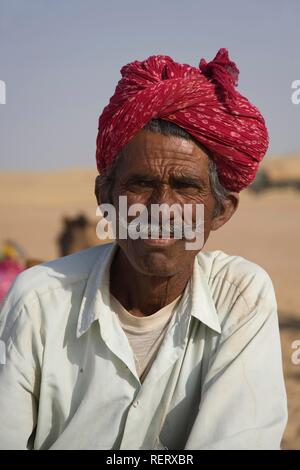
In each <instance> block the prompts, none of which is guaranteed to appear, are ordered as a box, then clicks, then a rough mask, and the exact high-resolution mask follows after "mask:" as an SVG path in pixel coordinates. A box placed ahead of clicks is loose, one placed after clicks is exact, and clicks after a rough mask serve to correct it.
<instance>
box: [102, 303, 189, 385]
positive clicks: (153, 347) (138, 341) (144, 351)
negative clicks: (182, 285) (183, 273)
mask: <svg viewBox="0 0 300 470" xmlns="http://www.w3.org/2000/svg"><path fill="white" fill-rule="evenodd" d="M180 297H181V295H180V296H178V297H177V298H176V299H175V300H173V302H171V303H170V304H168V305H165V306H164V307H163V308H161V309H160V310H158V311H157V312H155V313H153V315H148V316H147V317H136V316H134V315H132V314H131V313H129V312H128V310H126V309H125V308H124V307H123V305H122V304H121V303H120V302H119V301H118V300H117V299H116V298H115V297H114V296H113V295H112V294H110V304H111V310H112V311H113V312H115V314H116V315H117V316H118V319H119V321H120V324H121V326H122V328H123V331H124V332H125V334H126V336H127V338H128V341H129V344H130V346H131V347H132V351H133V355H134V360H135V365H136V369H137V372H138V375H139V377H140V380H141V382H142V381H143V380H144V378H145V376H146V374H147V372H148V370H149V369H150V366H151V364H152V362H153V360H154V359H155V356H156V353H157V352H158V349H159V347H160V345H161V343H162V340H163V338H164V335H165V333H166V330H167V327H168V324H169V322H170V320H171V318H172V315H173V313H174V311H175V306H176V305H177V302H178V301H179V299H180Z"/></svg>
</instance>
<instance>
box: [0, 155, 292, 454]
mask: <svg viewBox="0 0 300 470" xmlns="http://www.w3.org/2000/svg"><path fill="white" fill-rule="evenodd" d="M270 160H271V159H268V166H269V167H270V168H271V170H270V171H272V172H273V173H272V174H273V175H275V176H274V178H278V177H280V176H281V175H282V174H284V175H290V174H292V175H293V177H294V175H297V174H299V178H300V156H292V157H291V159H289V158H286V159H283V158H278V159H276V160H277V162H276V161H275V160H274V161H273V162H272V161H270ZM289 160H290V162H291V161H292V163H291V164H289ZM276 165H277V166H276ZM275 166H276V168H275ZM291 167H292V169H291ZM95 176H96V171H95V170H93V169H72V170H63V171H56V172H44V173H42V172H40V173H37V172H22V173H17V172H0V218H1V219H0V220H1V225H0V243H1V242H3V241H4V240H5V239H7V238H11V239H13V240H14V241H16V242H18V243H20V244H21V245H22V246H23V247H24V248H25V249H26V252H27V255H28V256H29V257H33V258H38V259H41V260H49V259H52V258H55V257H57V256H58V251H57V248H56V245H55V239H56V237H57V234H58V232H59V231H60V229H61V220H62V217H63V216H65V215H68V216H72V215H76V214H78V213H80V212H84V213H85V214H87V215H89V216H90V218H91V219H93V220H94V221H95V222H96V221H97V217H96V201H95V198H94V194H93V191H94V179H95ZM299 231H300V191H298V192H297V191H296V190H293V189H276V190H268V191H266V192H264V193H262V194H259V195H255V194H253V193H250V192H249V191H245V192H244V193H242V194H241V199H240V207H239V210H238V212H237V213H236V214H235V215H234V217H233V218H232V220H231V221H230V222H229V223H228V224H227V225H226V226H225V227H223V228H221V229H220V230H219V231H217V232H214V233H212V234H211V237H210V239H209V241H208V243H207V244H206V246H205V250H215V249H218V250H223V251H225V252H227V253H230V254H235V255H241V256H244V257H246V258H247V259H249V260H251V261H254V262H256V263H258V264H259V265H261V266H262V267H263V268H264V269H265V270H266V271H267V272H268V273H269V275H270V276H271V278H272V280H273V283H274V287H275V291H276V295H277V301H278V310H279V320H280V325H281V339H282V350H283V358H284V373H285V379H286V386H287V392H288V399H289V423H288V426H287V429H286V432H285V436H284V440H283V448H285V449H300V365H293V364H292V361H291V354H292V352H293V349H292V346H291V345H292V342H293V341H295V340H300V289H299V281H300V256H299V255H300V248H299V240H300V238H299ZM266 373H267V371H266Z"/></svg>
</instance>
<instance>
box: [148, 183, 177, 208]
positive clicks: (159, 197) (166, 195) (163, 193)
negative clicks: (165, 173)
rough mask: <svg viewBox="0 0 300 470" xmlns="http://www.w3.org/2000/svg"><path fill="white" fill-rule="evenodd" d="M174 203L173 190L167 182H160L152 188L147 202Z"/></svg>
mask: <svg viewBox="0 0 300 470" xmlns="http://www.w3.org/2000/svg"><path fill="white" fill-rule="evenodd" d="M174 203H176V200H175V196H174V191H173V190H172V188H171V187H170V186H169V185H168V184H161V185H159V186H157V187H156V188H154V189H153V191H152V193H151V196H150V198H149V200H148V204H149V205H150V204H168V205H170V206H171V205H172V204H174Z"/></svg>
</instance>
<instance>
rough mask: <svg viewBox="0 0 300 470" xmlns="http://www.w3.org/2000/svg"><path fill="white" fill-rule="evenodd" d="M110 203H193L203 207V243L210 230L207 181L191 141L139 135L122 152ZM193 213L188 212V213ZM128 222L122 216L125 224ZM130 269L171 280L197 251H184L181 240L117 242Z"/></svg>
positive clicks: (203, 161) (205, 166)
mask: <svg viewBox="0 0 300 470" xmlns="http://www.w3.org/2000/svg"><path fill="white" fill-rule="evenodd" d="M122 154H123V155H122V157H121V159H120V161H119V164H118V168H117V172H116V181H115V184H114V187H113V191H112V202H113V204H114V206H115V208H116V209H118V207H119V206H118V201H119V197H120V196H126V197H127V205H128V207H130V206H131V205H132V204H137V203H138V204H143V205H144V206H146V207H147V209H148V211H149V214H150V212H151V204H168V205H169V206H171V205H172V204H180V206H181V207H183V205H184V204H190V205H193V207H195V205H196V204H203V206H204V241H206V239H207V237H208V235H209V232H210V230H211V223H212V214H213V211H214V207H215V200H214V197H213V195H212V191H211V187H210V180H209V159H208V156H207V154H206V153H205V152H204V151H203V150H201V149H200V148H199V147H198V146H197V145H196V144H195V143H194V142H192V141H187V140H185V139H183V138H181V137H173V136H164V135H161V134H159V133H154V132H150V131H145V130H141V131H139V132H138V133H137V134H136V135H135V136H134V137H133V138H132V139H131V140H130V142H129V143H128V144H127V145H126V146H125V147H124V148H123V150H122ZM193 212H194V211H193ZM133 218H134V217H131V218H130V217H128V222H130V221H131V220H132V219H133ZM118 244H119V246H120V247H121V249H122V250H123V252H124V254H125V255H126V257H127V258H128V260H129V261H130V263H131V264H132V266H133V267H134V268H135V269H136V270H138V271H140V272H142V273H144V274H148V275H152V276H160V277H161V276H163V277H164V276H166V277H168V276H173V275H174V274H177V273H178V272H179V271H182V270H184V269H188V268H189V267H190V266H192V263H193V261H194V258H195V255H196V254H197V253H198V252H199V251H200V249H201V248H200V249H199V248H198V249H197V250H187V249H186V240H185V239H176V238H171V239H169V240H164V241H162V240H158V241H157V240H152V239H142V238H138V239H137V240H133V239H131V238H129V237H127V239H125V240H124V239H118Z"/></svg>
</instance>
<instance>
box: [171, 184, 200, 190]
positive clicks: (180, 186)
mask: <svg viewBox="0 0 300 470" xmlns="http://www.w3.org/2000/svg"><path fill="white" fill-rule="evenodd" d="M175 187H176V189H183V190H194V191H198V190H199V188H198V187H197V186H195V185H194V184H191V183H184V182H182V183H180V182H178V183H176V185H175Z"/></svg>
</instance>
